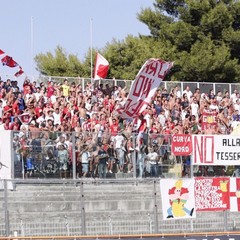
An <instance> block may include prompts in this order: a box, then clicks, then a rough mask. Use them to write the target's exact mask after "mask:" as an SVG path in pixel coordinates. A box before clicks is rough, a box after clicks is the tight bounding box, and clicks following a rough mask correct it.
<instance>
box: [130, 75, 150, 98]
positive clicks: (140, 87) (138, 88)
mask: <svg viewBox="0 0 240 240" xmlns="http://www.w3.org/2000/svg"><path fill="white" fill-rule="evenodd" d="M153 83H154V80H153V79H150V78H148V77H145V76H142V75H140V76H139V78H138V79H137V82H136V84H135V86H134V89H133V96H135V97H141V98H147V97H148V94H149V92H150V90H151V87H152V84H153Z"/></svg>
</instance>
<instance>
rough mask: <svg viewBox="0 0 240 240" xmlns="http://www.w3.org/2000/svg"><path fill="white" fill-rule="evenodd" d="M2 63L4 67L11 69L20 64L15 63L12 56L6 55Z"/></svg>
mask: <svg viewBox="0 0 240 240" xmlns="http://www.w3.org/2000/svg"><path fill="white" fill-rule="evenodd" d="M1 61H2V64H3V66H5V65H7V66H8V67H11V68H13V67H17V66H18V63H17V62H15V61H14V60H13V59H12V57H10V56H8V55H6V56H5V57H3V58H2V59H1Z"/></svg>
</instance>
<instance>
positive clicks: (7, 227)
mask: <svg viewBox="0 0 240 240" xmlns="http://www.w3.org/2000/svg"><path fill="white" fill-rule="evenodd" d="M3 183H4V211H5V233H6V237H8V236H9V233H10V231H9V212H8V192H7V180H6V179H4V180H3Z"/></svg>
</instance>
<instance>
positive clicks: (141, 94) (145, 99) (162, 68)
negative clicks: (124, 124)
mask: <svg viewBox="0 0 240 240" xmlns="http://www.w3.org/2000/svg"><path fill="white" fill-rule="evenodd" d="M172 66H173V63H172V62H165V61H163V60H160V59H154V58H151V59H149V60H147V61H146V62H145V63H144V65H143V66H142V68H141V69H140V71H139V72H138V74H137V76H136V78H135V80H134V82H133V83H132V86H131V89H130V92H129V95H128V98H127V100H126V103H125V104H124V106H123V108H121V109H118V112H119V114H120V115H121V117H122V118H128V119H131V118H135V117H137V116H138V115H139V114H140V113H142V112H143V111H144V110H145V109H146V107H147V106H148V105H149V104H150V103H151V101H152V98H153V96H154V94H155V92H156V90H157V88H158V87H159V85H160V83H161V82H162V80H163V79H164V77H165V76H166V74H167V73H168V71H169V70H170V68H171V67H172Z"/></svg>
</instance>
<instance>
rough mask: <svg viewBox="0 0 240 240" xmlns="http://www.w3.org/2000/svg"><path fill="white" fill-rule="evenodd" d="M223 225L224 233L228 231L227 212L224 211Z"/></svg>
mask: <svg viewBox="0 0 240 240" xmlns="http://www.w3.org/2000/svg"><path fill="white" fill-rule="evenodd" d="M223 224H224V229H223V231H224V232H227V231H228V221H227V211H226V210H224V211H223Z"/></svg>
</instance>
